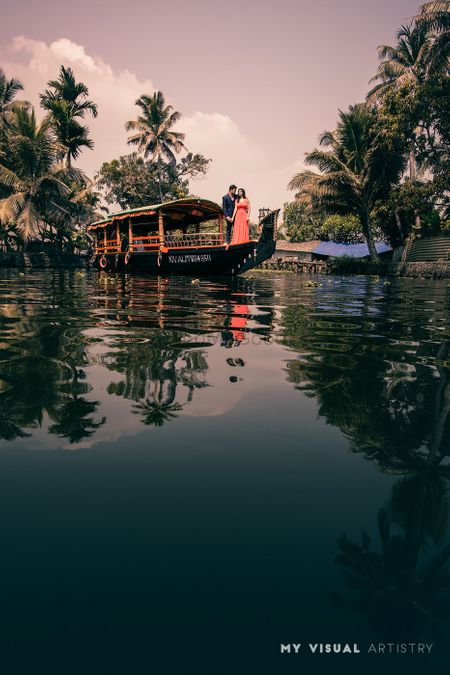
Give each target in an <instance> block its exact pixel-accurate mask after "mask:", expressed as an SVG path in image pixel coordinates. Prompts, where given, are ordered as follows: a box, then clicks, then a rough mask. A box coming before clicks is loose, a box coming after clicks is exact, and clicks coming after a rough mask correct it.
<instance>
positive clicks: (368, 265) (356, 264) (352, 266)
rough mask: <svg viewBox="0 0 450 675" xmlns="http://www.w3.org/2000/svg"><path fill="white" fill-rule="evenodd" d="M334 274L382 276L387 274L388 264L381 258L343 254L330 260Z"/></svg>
mask: <svg viewBox="0 0 450 675" xmlns="http://www.w3.org/2000/svg"><path fill="white" fill-rule="evenodd" d="M330 265H331V270H332V272H333V274H370V275H375V276H382V275H384V274H386V271H387V264H386V263H385V262H384V261H383V260H380V259H379V258H378V259H377V260H361V259H360V258H352V257H351V256H346V255H344V256H341V257H340V258H335V259H334V260H331V261H330Z"/></svg>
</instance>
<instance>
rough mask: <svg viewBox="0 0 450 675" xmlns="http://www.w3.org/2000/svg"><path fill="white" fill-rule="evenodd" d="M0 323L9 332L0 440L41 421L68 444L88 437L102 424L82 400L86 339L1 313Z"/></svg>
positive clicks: (0, 370)
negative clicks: (45, 422)
mask: <svg viewBox="0 0 450 675" xmlns="http://www.w3.org/2000/svg"><path fill="white" fill-rule="evenodd" d="M60 290H61V292H62V293H64V288H63V289H60ZM0 319H1V320H2V321H3V322H4V323H5V324H6V326H9V327H11V326H13V329H11V328H10V329H9V330H8V331H7V333H6V339H7V344H8V348H7V349H5V350H4V352H3V359H2V362H1V364H0V377H1V381H2V391H1V394H0V403H1V412H0V437H3V438H5V439H7V440H13V439H14V438H18V437H25V436H27V435H28V434H27V433H26V432H25V431H24V430H23V428H25V429H26V428H33V427H37V426H41V425H42V424H43V422H44V419H45V415H47V416H48V418H49V419H50V420H51V421H52V422H54V424H52V425H51V426H50V427H49V432H50V433H54V434H56V435H57V436H60V437H67V438H69V439H70V441H71V442H73V443H74V442H77V441H79V440H81V439H82V438H85V437H88V436H91V435H92V434H93V433H94V431H95V430H96V429H98V427H99V426H100V425H102V424H104V423H105V421H106V419H105V418H101V419H100V420H98V421H97V420H95V419H94V418H93V416H92V415H93V413H94V412H95V410H96V409H97V407H98V402H97V401H88V400H87V399H86V398H85V395H86V394H87V393H88V392H89V391H90V389H91V387H90V385H89V384H88V383H87V382H85V381H84V378H85V372H84V370H82V369H81V368H79V367H78V366H83V365H84V364H85V363H86V362H87V358H86V353H85V350H86V340H87V339H86V338H85V337H84V336H83V335H82V334H81V333H79V332H78V331H77V330H76V329H70V330H69V329H65V328H64V327H62V326H61V325H60V324H53V323H43V324H42V323H41V322H37V323H36V321H35V317H34V316H33V315H32V314H28V315H27V316H26V317H24V316H20V314H19V315H18V316H10V315H9V314H8V313H7V312H5V311H3V310H2V313H1V316H0ZM12 320H14V322H12ZM18 354H20V357H18Z"/></svg>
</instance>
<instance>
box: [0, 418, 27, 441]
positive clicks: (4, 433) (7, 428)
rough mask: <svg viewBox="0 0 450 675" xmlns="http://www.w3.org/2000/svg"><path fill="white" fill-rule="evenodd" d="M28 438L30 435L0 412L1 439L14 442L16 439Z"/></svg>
mask: <svg viewBox="0 0 450 675" xmlns="http://www.w3.org/2000/svg"><path fill="white" fill-rule="evenodd" d="M28 436H30V434H27V433H26V432H25V431H24V430H23V429H21V428H20V427H19V426H17V424H15V423H14V422H13V420H11V419H9V418H8V417H4V416H3V414H2V413H1V412H0V438H4V439H5V441H14V440H16V438H27V437H28Z"/></svg>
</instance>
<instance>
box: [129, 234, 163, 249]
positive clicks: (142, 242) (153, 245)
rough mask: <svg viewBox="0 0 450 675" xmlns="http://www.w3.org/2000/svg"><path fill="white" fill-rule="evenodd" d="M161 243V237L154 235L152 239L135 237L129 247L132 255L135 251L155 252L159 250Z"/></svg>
mask: <svg viewBox="0 0 450 675" xmlns="http://www.w3.org/2000/svg"><path fill="white" fill-rule="evenodd" d="M160 241H161V240H160V237H159V235H153V236H151V237H140V236H137V237H133V239H132V240H131V244H130V246H129V251H130V253H131V252H135V251H137V252H139V251H141V252H142V251H155V250H157V249H158V248H159V244H160Z"/></svg>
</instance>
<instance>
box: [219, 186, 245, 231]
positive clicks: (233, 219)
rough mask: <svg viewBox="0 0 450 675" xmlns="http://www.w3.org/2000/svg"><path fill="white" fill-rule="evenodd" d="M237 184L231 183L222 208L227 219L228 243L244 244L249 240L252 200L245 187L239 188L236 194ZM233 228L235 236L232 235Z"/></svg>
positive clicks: (223, 199)
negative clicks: (248, 197)
mask: <svg viewBox="0 0 450 675" xmlns="http://www.w3.org/2000/svg"><path fill="white" fill-rule="evenodd" d="M236 190H237V188H236V185H230V187H229V188H228V192H227V194H226V195H224V197H223V198H222V208H223V212H224V213H225V219H226V221H227V232H226V242H227V244H230V243H231V244H242V243H244V242H247V241H248V240H249V238H250V237H249V230H248V224H249V220H250V202H249V200H248V199H247V196H246V194H245V190H244V188H239V190H237V195H236ZM231 230H233V237H231Z"/></svg>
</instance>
